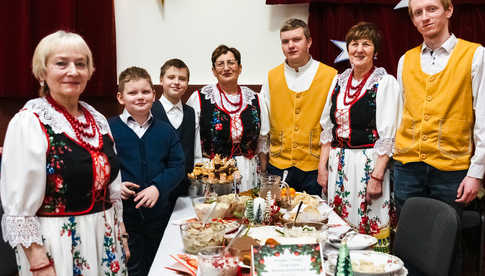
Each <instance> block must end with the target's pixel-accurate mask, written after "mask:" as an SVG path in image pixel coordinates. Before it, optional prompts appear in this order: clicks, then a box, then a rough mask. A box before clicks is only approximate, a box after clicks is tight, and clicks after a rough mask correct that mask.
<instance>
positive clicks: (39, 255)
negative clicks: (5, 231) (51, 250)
mask: <svg viewBox="0 0 485 276" xmlns="http://www.w3.org/2000/svg"><path fill="white" fill-rule="evenodd" d="M22 247H23V246H22ZM23 249H24V252H25V256H26V257H27V259H28V260H29V264H30V269H31V270H34V271H32V275H34V276H55V275H56V271H55V269H54V264H53V263H50V260H49V258H48V257H47V252H46V250H45V248H44V246H43V245H39V244H37V243H32V244H31V245H30V246H29V247H23Z"/></svg>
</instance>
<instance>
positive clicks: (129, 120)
mask: <svg viewBox="0 0 485 276" xmlns="http://www.w3.org/2000/svg"><path fill="white" fill-rule="evenodd" d="M152 117H153V116H152V112H150V114H148V118H147V119H146V121H145V122H143V123H142V124H139V123H138V122H137V121H136V120H135V119H134V118H133V117H132V116H131V114H130V113H129V112H128V110H126V108H125V109H123V113H121V114H120V119H121V121H123V123H125V124H126V125H127V126H128V127H129V128H131V130H133V132H135V134H136V136H138V138H141V137H143V134H145V132H146V131H147V129H148V128H149V127H150V125H151V124H152Z"/></svg>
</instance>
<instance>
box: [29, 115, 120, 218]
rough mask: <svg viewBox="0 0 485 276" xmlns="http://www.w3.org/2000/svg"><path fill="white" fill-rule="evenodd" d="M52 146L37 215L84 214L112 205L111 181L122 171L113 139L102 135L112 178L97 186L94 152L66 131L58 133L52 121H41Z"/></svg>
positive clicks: (49, 148) (49, 151)
mask: <svg viewBox="0 0 485 276" xmlns="http://www.w3.org/2000/svg"><path fill="white" fill-rule="evenodd" d="M41 125H42V127H43V129H44V132H45V134H46V136H47V139H48V143H49V147H48V150H47V153H46V163H47V164H46V190H45V196H44V200H43V202H42V205H41V207H40V208H39V210H38V211H37V215H38V216H72V215H85V214H90V213H95V212H99V211H103V210H106V209H108V208H110V207H111V203H110V200H109V185H110V184H111V183H112V182H113V180H115V178H116V177H117V175H118V171H119V167H120V166H119V161H118V159H117V158H116V155H115V153H114V150H113V141H112V140H111V137H110V136H109V135H107V134H105V135H103V148H102V153H104V154H105V156H106V157H107V161H108V163H109V167H110V172H109V180H108V181H107V182H108V183H106V184H105V185H103V187H102V188H100V189H96V188H95V177H94V175H95V173H96V172H95V171H94V170H93V168H94V166H93V156H92V155H91V154H90V153H89V151H88V150H87V149H85V148H84V147H82V146H81V145H80V144H79V143H77V142H76V141H74V140H72V139H71V138H69V137H68V136H66V135H65V134H62V133H61V134H56V133H54V131H52V129H51V127H50V126H49V125H44V124H42V123H41Z"/></svg>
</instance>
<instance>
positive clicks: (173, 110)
mask: <svg viewBox="0 0 485 276" xmlns="http://www.w3.org/2000/svg"><path fill="white" fill-rule="evenodd" d="M160 103H161V104H162V106H163V109H164V110H165V114H167V118H168V121H169V122H170V124H171V125H172V126H173V127H174V128H175V129H177V128H179V126H180V125H181V124H182V121H183V120H184V108H183V106H182V102H181V101H180V100H179V101H178V103H176V104H173V103H172V102H170V101H169V100H168V99H167V98H165V96H164V95H163V94H162V96H161V97H160Z"/></svg>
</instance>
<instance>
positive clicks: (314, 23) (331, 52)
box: [266, 0, 485, 75]
mask: <svg viewBox="0 0 485 276" xmlns="http://www.w3.org/2000/svg"><path fill="white" fill-rule="evenodd" d="M266 2H267V3H270V4H282V3H284V2H286V3H296V2H311V3H310V16H309V19H308V25H309V27H310V31H311V34H312V38H313V45H312V48H311V49H310V51H311V53H312V56H313V57H314V58H315V59H317V60H320V61H322V62H324V63H326V64H328V65H331V66H333V67H335V68H337V69H338V70H339V71H340V72H341V71H343V70H344V69H345V68H348V67H349V66H350V64H349V62H348V61H345V62H340V63H337V64H335V63H334V60H335V58H336V57H337V56H338V55H339V54H340V52H341V50H340V49H339V48H338V47H337V46H335V45H334V44H333V43H332V42H331V41H330V40H341V41H344V40H345V34H346V33H347V31H348V30H349V28H350V27H351V26H353V25H354V24H356V23H357V22H359V21H370V22H374V23H376V24H377V25H378V26H379V28H380V29H381V31H382V34H383V45H382V49H381V53H380V54H379V56H378V59H377V61H376V62H375V64H376V65H377V66H382V67H384V68H386V70H387V71H388V72H389V73H391V74H393V75H395V74H396V70H397V64H398V61H399V58H400V57H401V55H402V54H404V53H405V51H406V50H408V49H410V48H412V47H415V46H417V45H418V44H419V43H422V37H421V35H420V34H419V33H418V31H417V30H416V28H415V27H414V25H413V24H412V23H411V20H410V18H409V15H408V10H407V8H402V9H398V10H394V9H393V8H394V6H395V5H397V3H399V0H395V1H388V0H306V1H303V0H267V1H266ZM453 3H454V12H453V17H452V18H451V27H450V28H451V31H452V32H453V33H454V34H455V35H456V36H457V37H459V38H463V39H466V40H470V41H473V42H479V43H481V44H482V45H485V36H484V35H483V30H485V0H475V1H471V0H461V1H459V0H455V1H453Z"/></svg>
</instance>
